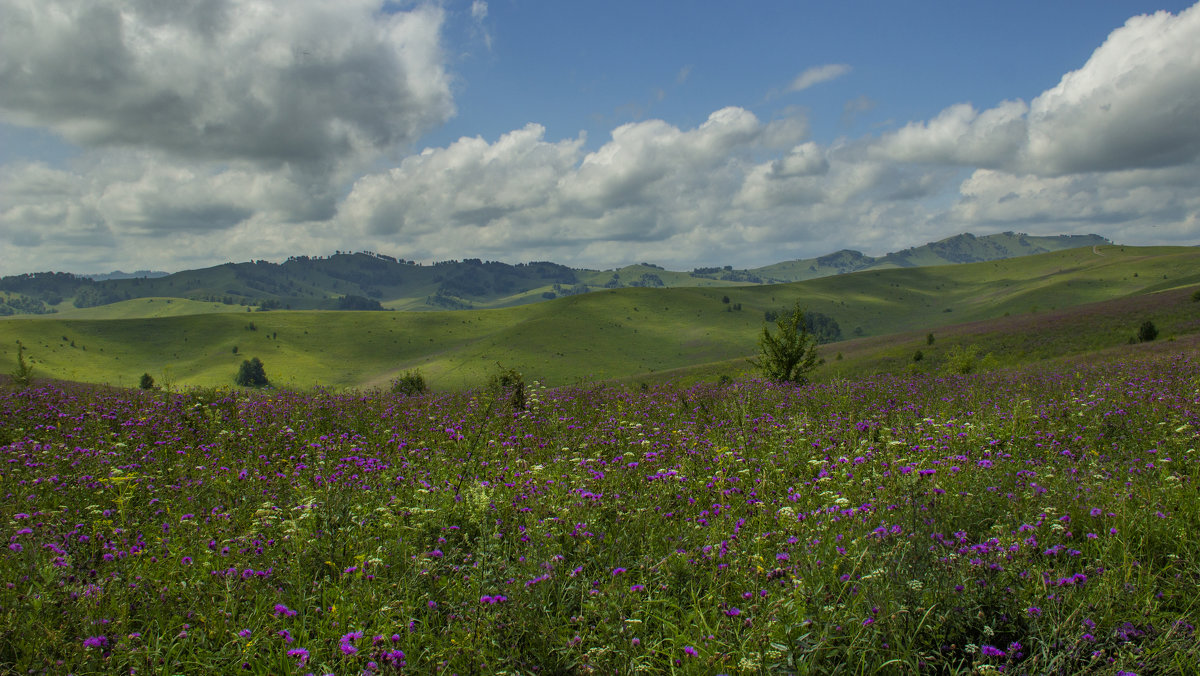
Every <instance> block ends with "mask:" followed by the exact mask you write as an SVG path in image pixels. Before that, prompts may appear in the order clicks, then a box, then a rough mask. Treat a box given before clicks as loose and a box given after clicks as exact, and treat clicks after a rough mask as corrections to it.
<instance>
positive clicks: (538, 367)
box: [0, 246, 1200, 389]
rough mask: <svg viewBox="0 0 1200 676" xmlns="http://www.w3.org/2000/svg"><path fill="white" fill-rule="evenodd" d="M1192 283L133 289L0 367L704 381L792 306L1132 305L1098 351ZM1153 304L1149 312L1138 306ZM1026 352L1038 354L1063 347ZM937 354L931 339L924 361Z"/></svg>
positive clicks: (1118, 274) (916, 323) (936, 274)
mask: <svg viewBox="0 0 1200 676" xmlns="http://www.w3.org/2000/svg"><path fill="white" fill-rule="evenodd" d="M1197 285H1200V249H1195V248H1188V247H1115V246H1109V247H1103V248H1102V249H1101V250H1099V252H1098V253H1097V251H1095V250H1094V249H1093V248H1091V247H1086V248H1080V249H1072V250H1067V251H1059V252H1054V253H1047V254H1041V255H1036V256H1027V257H1021V258H1011V259H1004V260H996V261H987V262H978V263H967V264H960V265H943V266H935V267H905V268H889V269H876V270H865V271H862V272H855V273H847V274H843V275H838V276H832V277H823V278H818V279H813V280H809V281H806V282H798V283H789V284H778V285H747V286H742V287H737V288H733V287H708V288H701V287H688V288H647V287H636V288H621V289H604V290H599V291H596V292H592V293H587V294H579V295H571V296H567V297H563V298H558V299H555V300H552V301H548V302H543V303H536V304H526V305H518V306H513V307H508V308H501V309H485V310H475V311H466V312H450V311H442V312H436V311H435V312H421V313H411V312H333V311H313V310H305V311H276V312H261V313H259V312H255V313H248V312H246V311H245V310H246V308H242V310H241V311H238V312H211V313H209V314H184V315H176V316H172V315H171V314H170V311H169V310H166V308H167V307H168V306H169V305H175V304H176V303H179V302H180V301H178V300H172V299H165V298H162V299H153V301H150V300H149V299H140V300H131V301H125V302H123V303H118V304H115V305H112V306H109V308H108V310H107V311H106V313H108V314H106V316H113V315H112V314H111V313H115V312H116V311H117V310H119V309H122V308H125V309H126V310H127V312H126V316H127V317H128V318H111V319H109V318H86V317H82V316H81V317H80V318H71V317H68V316H66V315H65V314H64V316H55V315H50V316H35V317H12V318H9V319H7V320H5V321H0V364H3V365H6V366H4V367H3V368H4V371H6V372H7V371H10V370H11V366H8V365H11V364H13V363H14V362H15V358H16V357H15V345H16V341H18V340H20V341H22V343H23V344H24V345H25V346H26V347H27V350H28V351H27V356H28V357H29V358H30V359H31V360H32V363H33V365H34V367H35V369H37V373H38V375H40V376H42V377H50V376H52V377H57V378H65V379H70V380H81V381H90V382H108V383H111V384H114V385H126V386H130V385H134V384H135V383H136V382H137V379H138V378H139V377H140V376H141V374H142V373H144V372H148V373H150V374H151V375H152V376H153V377H154V378H155V379H156V380H158V381H159V382H160V383H164V382H165V383H167V384H170V385H178V386H182V385H224V384H229V383H230V382H231V380H232V377H233V375H234V373H235V372H236V370H237V367H238V365H239V364H240V363H241V361H242V360H243V359H246V358H249V357H253V356H257V357H259V358H260V359H261V360H262V361H263V362H264V363H265V364H266V370H267V374H268V376H269V377H270V378H271V380H272V382H274V383H275V384H277V385H279V386H292V387H309V386H313V385H322V386H352V387H364V386H366V387H370V386H383V385H386V384H387V383H388V382H389V380H390V379H392V378H394V377H396V376H397V375H399V374H400V373H402V372H404V371H405V370H407V369H412V368H419V369H421V370H422V372H423V373H424V374H425V375H426V377H427V378H428V379H429V381H430V382H431V384H432V385H433V386H434V387H435V388H441V389H449V388H459V387H470V386H475V385H479V384H482V383H483V382H485V381H486V379H487V376H488V375H489V374H491V373H494V372H495V370H496V365H497V363H500V364H503V365H504V366H505V367H511V368H516V369H518V370H520V371H522V372H523V373H525V374H526V377H527V378H529V379H539V380H541V381H542V382H543V383H546V384H549V385H558V384H566V383H572V382H577V381H593V380H607V379H621V380H626V381H629V380H637V379H645V378H655V377H658V376H659V375H661V374H663V373H664V372H672V373H680V372H681V371H680V370H692V372H694V373H695V374H698V376H699V377H709V376H714V375H720V374H736V373H739V372H743V371H746V370H747V368H748V367H747V364H746V362H745V358H746V357H748V356H750V355H752V354H753V353H754V351H755V344H756V339H757V335H758V332H759V330H760V328H761V327H762V325H763V322H764V317H765V316H766V315H767V313H769V312H778V311H781V310H784V309H786V308H787V307H789V306H790V305H791V304H792V303H794V302H797V301H799V302H800V303H801V304H802V305H803V306H805V307H806V308H808V309H809V310H810V311H812V312H816V313H820V314H822V315H825V316H827V317H830V318H832V319H833V320H834V321H836V322H837V324H838V326H839V327H840V330H841V334H842V336H843V337H844V338H847V339H864V340H865V339H872V338H877V339H882V338H880V337H883V336H892V335H896V334H901V335H903V334H905V333H906V332H907V333H912V334H913V335H917V336H921V337H923V336H925V335H926V332H929V331H934V330H935V329H939V328H940V327H946V326H951V325H960V326H961V325H967V326H970V323H972V322H980V321H987V320H993V321H1001V322H1009V323H1012V322H1016V321H1017V319H1018V318H1021V317H1024V318H1026V319H1025V320H1022V321H1028V322H1029V323H1028V324H1027V325H1022V326H1025V328H1022V329H1021V330H1020V332H1021V333H1023V334H1026V335H1035V336H1036V335H1043V334H1044V335H1050V334H1052V333H1054V330H1055V329H1054V327H1055V326H1056V325H1058V323H1061V321H1063V320H1061V319H1059V318H1060V317H1061V316H1063V315H1061V314H1056V313H1062V312H1068V311H1070V309H1071V308H1076V307H1079V306H1086V305H1089V304H1095V303H1104V302H1118V301H1121V302H1126V303H1127V305H1124V306H1121V307H1122V308H1124V309H1123V310H1122V311H1121V312H1118V313H1116V314H1112V315H1111V316H1109V315H1105V314H1103V313H1101V314H1099V315H1097V317H1104V318H1103V319H1102V320H1101V319H1095V318H1093V319H1089V320H1088V322H1090V323H1088V322H1085V324H1084V325H1083V326H1084V328H1086V329H1087V330H1086V331H1084V330H1083V329H1076V330H1074V333H1077V334H1079V336H1080V340H1083V339H1084V338H1086V341H1085V342H1084V343H1080V344H1082V345H1084V347H1085V348H1086V349H1100V348H1103V347H1108V346H1113V344H1114V343H1115V344H1116V345H1120V344H1123V343H1124V341H1125V340H1126V339H1127V337H1128V336H1129V335H1131V332H1132V331H1133V330H1134V329H1135V328H1136V325H1137V324H1136V322H1140V321H1142V320H1143V319H1145V318H1153V319H1155V320H1156V321H1162V322H1165V323H1164V324H1163V326H1162V328H1163V329H1164V332H1173V333H1171V335H1174V334H1175V333H1178V334H1179V335H1185V334H1189V333H1195V332H1196V331H1197V327H1196V325H1195V321H1194V319H1195V316H1196V314H1197V313H1198V312H1200V304H1194V303H1190V302H1186V299H1185V300H1178V299H1176V300H1171V301H1170V303H1173V304H1174V305H1171V306H1170V307H1172V308H1174V309H1171V311H1170V313H1167V312H1166V309H1163V308H1159V309H1153V308H1156V307H1158V306H1156V305H1155V302H1160V301H1161V299H1164V298H1172V299H1174V298H1175V297H1176V296H1178V297H1179V298H1184V297H1185V296H1189V294H1191V293H1192V292H1193V290H1194V289H1195V287H1196V286H1197ZM1170 294H1174V295H1170ZM726 299H728V301H726ZM1149 299H1155V302H1151V301H1150V300H1149ZM131 303H132V304H137V303H142V304H144V305H147V306H149V305H154V306H155V307H156V309H158V310H161V311H162V312H161V314H160V315H159V316H156V317H150V318H146V317H140V316H137V315H138V313H139V312H141V311H144V308H137V307H131V306H130V305H129V304H131ZM202 305H203V304H202ZM1168 305H1170V304H1168ZM1176 306H1178V307H1176ZM204 307H206V308H208V309H211V310H216V309H221V308H223V307H225V306H224V304H221V303H208V304H207V305H204ZM94 310H96V311H100V310H104V308H94ZM1164 313H1165V314H1164ZM1172 313H1173V314H1172ZM1180 313H1182V314H1180ZM1189 313H1190V314H1189ZM1148 314H1153V315H1155V316H1153V317H1149V316H1146V317H1144V316H1143V315H1148ZM1168 315H1169V316H1168ZM1071 316H1074V315H1071ZM1189 318H1190V319H1189ZM1189 321H1191V322H1192V323H1191V324H1189V323H1188V322H1189ZM1014 325H1015V324H1014ZM914 332H915V333H914ZM1084 334H1086V336H1085V335H1084ZM1088 336H1091V337H1088ZM1096 336H1099V337H1096ZM904 341H905V342H904V343H903V347H902V348H897V349H899V350H900V352H897V353H896V354H894V355H892V356H890V357H887V358H886V359H885V361H884V362H879V364H885V363H886V364H892V362H894V361H895V359H901V360H903V359H910V358H911V354H912V349H917V346H916V344H915V343H913V340H912V339H911V337H909V338H905V339H904ZM865 344H867V343H862V342H858V341H855V340H851V341H849V342H846V343H840V344H836V345H831V346H827V347H826V348H825V350H824V352H825V354H826V355H827V359H829V361H827V366H830V365H832V364H833V360H832V358H831V357H829V355H832V354H835V353H836V352H843V353H845V355H846V358H845V359H844V360H842V361H844V362H845V363H844V364H843V366H844V369H845V370H847V372H849V371H850V370H851V366H852V365H853V364H859V366H858V367H855V368H859V367H861V368H860V370H863V371H870V370H871V368H873V367H871V364H870V359H869V358H868V356H867V355H866V353H865V352H864V353H862V354H859V353H858V352H856V351H855V350H857V349H858V348H856V347H855V346H856V345H865ZM943 345H944V343H943ZM1016 349H1017V348H1009V347H1005V346H1003V345H1002V344H1001V343H997V344H996V346H995V347H993V348H991V349H990V350H989V351H995V352H1000V353H1004V354H1006V353H1009V352H1012V353H1013V354H1016V352H1015V350H1016ZM1021 349H1024V350H1025V351H1026V353H1027V355H1031V356H1030V358H1035V357H1036V358H1043V357H1045V356H1053V354H1054V353H1055V351H1054V350H1050V351H1048V352H1047V351H1042V352H1038V351H1037V350H1035V349H1033V348H1021ZM877 351H878V350H877ZM885 352H886V350H885ZM1058 352H1062V350H1058ZM937 355H938V348H935V349H934V350H933V351H932V352H931V362H930V363H935V362H936V358H937ZM1001 356H1003V354H1001ZM887 359H891V360H892V362H888V361H887ZM855 360H858V361H855ZM892 365H893V366H894V365H895V364H892ZM877 366H878V364H877ZM830 373H834V372H832V371H830Z"/></svg>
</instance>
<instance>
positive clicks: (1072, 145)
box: [1023, 5, 1200, 174]
mask: <svg viewBox="0 0 1200 676" xmlns="http://www.w3.org/2000/svg"><path fill="white" fill-rule="evenodd" d="M1197 45H1200V5H1195V6H1193V7H1191V8H1190V9H1188V10H1185V11H1183V12H1181V13H1180V14H1179V15H1178V16H1176V15H1173V14H1170V13H1167V12H1158V13H1156V14H1153V15H1149V16H1136V17H1133V18H1131V19H1129V21H1127V22H1126V23H1125V25H1124V26H1122V27H1121V28H1118V29H1117V30H1115V31H1113V32H1112V34H1110V35H1109V37H1108V39H1107V40H1106V41H1105V42H1104V44H1103V45H1101V46H1100V47H1099V48H1098V49H1096V51H1095V52H1094V53H1093V54H1092V56H1091V58H1089V59H1088V61H1087V63H1086V64H1084V66H1083V67H1082V68H1080V69H1079V70H1076V71H1073V72H1070V73H1067V74H1066V75H1065V76H1063V78H1062V80H1061V81H1060V82H1059V83H1058V85H1057V86H1055V87H1053V88H1052V89H1050V90H1048V91H1046V92H1044V93H1043V94H1041V95H1040V96H1038V97H1037V98H1035V99H1034V100H1033V103H1031V104H1030V111H1029V126H1030V130H1029V141H1028V144H1027V147H1026V150H1025V157H1024V158H1023V160H1024V164H1025V165H1026V166H1027V167H1028V168H1029V169H1030V170H1033V171H1037V172H1038V173H1042V174H1068V173H1075V172H1086V171H1113V170H1120V169H1132V168H1139V167H1163V166H1172V165H1178V164H1183V163H1190V162H1195V161H1196V160H1197V158H1200V124H1197V120H1200V84H1198V83H1200V49H1198V48H1197Z"/></svg>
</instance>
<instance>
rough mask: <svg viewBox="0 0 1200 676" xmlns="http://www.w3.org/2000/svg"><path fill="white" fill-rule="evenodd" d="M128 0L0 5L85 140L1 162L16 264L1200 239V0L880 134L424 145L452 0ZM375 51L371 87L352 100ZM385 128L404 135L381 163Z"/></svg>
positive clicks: (60, 123)
mask: <svg viewBox="0 0 1200 676" xmlns="http://www.w3.org/2000/svg"><path fill="white" fill-rule="evenodd" d="M343 6H344V5H343ZM44 7H45V8H50V9H43V8H44ZM89 7H90V8H93V9H91V10H89V9H88V8H89ZM114 7H115V5H113V4H104V3H96V4H92V5H88V6H86V7H84V6H81V5H65V4H62V3H59V4H35V3H32V2H27V3H18V2H17V1H16V0H0V22H3V23H0V25H4V26H6V27H8V26H13V25H18V26H21V27H22V30H19V31H14V32H13V33H12V34H13V35H16V36H18V37H17V38H15V39H14V40H13V41H12V42H9V40H8V39H7V38H8V34H7V33H6V40H5V41H4V42H3V43H0V86H2V87H4V88H3V89H0V91H3V92H4V95H3V97H0V116H2V117H3V118H4V119H7V120H10V121H16V122H21V123H24V124H41V125H43V126H44V127H45V128H48V129H51V130H53V131H55V132H57V133H59V134H63V135H64V136H66V137H68V138H70V139H74V140H76V141H78V142H80V143H84V144H85V145H87V147H88V148H90V150H88V151H87V152H86V153H85V154H84V156H83V157H82V158H79V159H76V160H73V161H72V163H71V164H69V165H68V166H67V167H66V168H52V167H48V166H45V165H39V164H27V165H19V166H7V167H0V272H4V273H8V272H11V271H14V270H15V271H25V270H31V269H64V266H69V267H67V269H74V270H80V271H82V270H104V269H106V268H111V267H126V268H145V267H181V266H184V265H186V264H187V262H189V261H195V262H196V264H200V265H203V264H210V263H212V262H214V261H213V259H214V258H216V259H222V258H228V259H231V260H245V259H246V258H250V257H256V258H257V257H268V258H269V257H277V258H279V257H283V256H286V255H289V254H297V253H321V252H328V251H331V250H333V249H346V248H353V249H362V248H368V249H373V250H377V251H384V252H389V253H393V254H395V255H399V256H402V257H405V258H415V259H425V260H429V259H446V258H462V257H484V258H495V259H502V260H510V261H519V260H534V259H542V260H545V259H549V260H557V261H560V262H563V263H567V264H574V265H580V266H592V267H596V266H601V267H607V266H610V265H617V264H622V263H627V262H632V261H637V260H647V261H654V262H657V263H660V264H663V265H667V266H673V267H675V268H677V269H687V268H690V267H691V266H695V265H710V264H717V263H721V264H735V265H739V266H749V265H757V264H765V263H771V262H775V261H778V260H783V259H787V258H795V257H802V256H810V255H815V254H821V253H827V252H829V251H833V250H836V249H840V248H856V249H860V250H863V251H866V252H867V253H882V252H884V251H888V250H893V249H897V248H902V247H904V246H908V245H911V244H914V243H918V242H920V241H927V240H932V239H937V238H940V237H944V236H947V235H951V234H954V233H958V232H962V231H975V232H979V233H985V232H993V231H998V230H1022V231H1026V232H1032V233H1039V234H1042V233H1044V234H1050V233H1057V232H1097V233H1100V234H1103V235H1106V236H1109V237H1112V238H1114V239H1117V240H1118V241H1136V242H1146V241H1151V242H1163V243H1195V241H1196V240H1197V238H1198V237H1200V216H1198V214H1200V194H1198V193H1197V191H1196V186H1197V185H1200V126H1198V125H1196V123H1195V120H1197V119H1200V51H1198V50H1196V49H1195V47H1194V45H1195V44H1200V8H1192V9H1190V10H1188V11H1186V12H1183V13H1181V14H1180V15H1178V16H1173V15H1170V14H1157V15H1154V16H1149V17H1136V18H1134V19H1131V20H1130V21H1129V22H1127V23H1126V24H1125V25H1124V26H1122V27H1120V28H1118V29H1117V30H1114V31H1113V32H1112V34H1111V35H1110V36H1109V38H1108V40H1107V41H1106V42H1105V43H1104V44H1103V45H1101V46H1100V47H1099V48H1097V49H1096V51H1095V53H1094V54H1093V55H1092V56H1091V58H1090V59H1088V61H1087V62H1086V63H1085V64H1084V65H1083V66H1082V67H1081V68H1080V69H1078V70H1076V71H1074V72H1072V73H1068V74H1067V75H1065V76H1064V77H1063V78H1062V81H1061V82H1060V83H1059V84H1058V85H1057V86H1055V87H1054V88H1052V89H1050V90H1048V91H1046V92H1045V93H1043V94H1042V95H1040V96H1038V97H1036V98H1035V99H1034V100H1033V101H1032V102H1030V103H1028V104H1026V103H1025V102H1022V101H1005V102H1002V103H1000V104H998V105H994V106H991V107H986V108H982V109H981V108H977V107H976V106H974V105H972V104H969V103H962V104H958V105H954V106H950V107H948V108H946V109H945V110H943V111H942V112H941V113H939V114H938V115H936V116H934V117H933V118H932V119H929V120H923V121H915V122H912V123H910V124H908V125H905V126H903V127H901V128H899V129H896V130H895V131H892V132H889V133H885V134H883V135H882V136H877V137H876V136H868V137H864V138H859V139H854V140H846V139H840V140H838V141H835V142H833V143H831V144H819V143H816V142H813V141H810V140H808V139H807V137H808V121H807V118H806V116H805V113H803V112H802V111H798V110H788V111H785V112H784V113H782V114H781V116H780V117H779V119H775V120H771V121H769V122H765V121H763V120H760V119H759V118H758V117H757V116H756V115H755V114H753V113H752V112H750V111H749V110H746V109H744V108H740V107H727V108H722V109H720V110H717V111H715V112H713V113H712V114H711V115H709V117H708V118H707V119H706V120H705V121H704V122H703V123H701V124H699V125H696V126H694V127H686V128H685V127H680V126H677V125H675V124H671V123H670V122H667V121H665V120H659V119H649V120H641V121H637V122H634V123H630V124H624V125H621V126H618V127H616V128H615V129H613V130H612V132H611V135H610V137H609V138H607V139H602V140H601V141H602V142H601V143H600V144H599V145H598V146H593V147H589V145H588V143H587V139H586V138H585V137H584V136H583V135H582V134H581V135H579V136H578V137H576V138H566V139H560V140H549V139H547V138H546V133H547V132H546V129H545V128H544V127H542V126H541V125H539V124H532V123H531V124H528V125H526V126H524V127H522V128H520V129H515V130H513V131H510V132H508V133H506V134H503V135H502V136H500V137H499V138H498V139H495V140H494V141H491V142H489V141H487V140H484V139H483V138H479V137H475V138H461V139H459V140H458V141H455V142H454V143H451V144H449V145H446V146H445V147H436V148H427V149H425V150H424V151H422V152H420V153H417V154H412V155H407V156H405V155H404V154H403V153H404V152H405V150H404V149H405V148H406V147H408V146H409V145H410V144H411V143H412V142H413V141H414V139H417V138H418V137H419V135H420V133H421V132H422V130H424V129H428V128H430V126H434V125H436V124H438V123H439V122H440V121H442V120H445V119H446V117H447V116H448V115H450V114H451V113H452V103H451V101H450V98H449V94H448V88H447V84H446V82H447V78H448V76H447V75H446V73H445V72H444V70H443V66H442V65H441V56H440V48H439V46H438V32H439V28H440V23H441V21H442V18H441V10H439V9H436V8H429V7H422V8H418V9H416V10H413V11H412V12H408V13H404V14H398V15H394V16H384V15H378V14H376V13H374V12H373V11H368V10H369V9H370V8H377V7H378V4H377V3H366V2H359V3H357V4H354V5H351V6H350V7H351V9H352V10H353V11H344V10H340V11H338V12H335V14H336V16H331V17H329V20H328V21H326V20H325V19H326V18H327V17H326V14H327V9H326V6H324V5H320V4H318V3H315V2H309V1H308V0H302V1H298V2H296V3H293V4H289V5H288V7H289V8H291V9H289V11H287V12H283V13H282V14H281V15H280V16H281V17H282V18H280V19H279V21H278V22H273V21H268V20H267V16H268V15H270V14H271V12H273V11H274V10H275V9H277V7H276V6H275V5H272V4H270V3H268V2H266V0H255V1H253V2H251V1H249V0H247V1H245V2H236V3H234V2H228V3H226V2H218V1H216V0H211V1H209V2H196V3H193V4H191V5H188V7H189V8H190V9H189V11H181V12H166V11H165V10H162V9H159V8H161V7H163V6H162V5H160V4H158V3H151V2H146V3H142V4H130V5H129V6H128V7H126V8H125V10H126V11H124V13H122V12H118V11H117V10H115V9H114ZM122 7H125V6H124V5H122ZM1198 7H1200V6H1198ZM94 8H98V9H94ZM485 9H486V8H485V6H484V5H483V4H482V2H480V3H476V4H474V5H472V6H471V12H472V19H473V20H474V21H483V20H484V19H485V18H486V11H485ZM52 10H53V11H52ZM88 11H91V12H92V13H93V14H94V15H95V16H93V14H87V12H88ZM85 14H86V16H87V17H88V21H89V23H88V26H89V30H88V31H84V30H82V29H81V28H79V27H78V26H77V25H75V23H74V22H75V21H76V20H78V19H80V18H81V17H84V16H85ZM96 17H99V18H96ZM114 17H115V18H114ZM231 17H234V18H231ZM102 19H103V20H102ZM235 19H236V20H235ZM21 21H24V22H25V23H24V24H21V23H20V22H21ZM104 21H117V22H118V24H119V25H121V26H124V25H125V24H122V23H120V22H128V25H129V26H130V27H131V29H130V30H124V29H122V30H121V31H117V30H115V29H113V27H112V26H109V25H108V24H105V23H104ZM106 26H107V27H106ZM26 29H28V30H26ZM34 29H36V30H34ZM27 32H32V33H35V34H38V35H41V36H42V37H43V38H44V39H45V40H46V44H47V45H50V47H45V48H43V47H40V46H39V45H38V44H36V43H35V42H33V41H31V40H26V38H25V35H26V33H27ZM76 43H77V44H76ZM167 44H178V45H179V46H180V48H179V53H178V54H173V53H171V50H169V49H167V47H166V46H164V45H167ZM204 45H209V46H210V47H211V49H212V50H216V51H214V52H213V53H211V54H209V53H205V52H204V50H202V49H200V47H201V46H204ZM52 47H53V48H54V49H58V50H60V51H61V53H57V52H55V51H54V49H52ZM206 48H208V47H206ZM221 50H225V51H221ZM84 56H86V57H87V58H84ZM306 59H312V60H311V61H306ZM26 71H28V72H26ZM209 71H211V72H209ZM35 72H36V73H37V74H38V76H39V79H37V80H36V82H35V81H34V79H31V77H30V76H29V75H28V74H29V73H35ZM846 72H848V67H846V66H840V65H836V64H835V65H832V66H823V67H820V68H816V69H810V70H809V71H806V72H805V73H803V74H801V75H800V76H799V77H798V78H797V79H796V81H795V82H794V83H793V85H795V87H798V88H803V87H807V86H812V85H814V84H816V83H818V82H821V81H827V80H829V79H832V78H834V77H838V76H840V75H843V74H845V73H846ZM681 73H686V69H685V71H681ZM57 75H62V77H63V78H64V79H61V80H55V81H53V82H51V81H50V80H51V79H53V77H54V76H57ZM377 75H378V76H380V77H383V81H384V82H385V83H386V84H385V86H384V87H383V88H382V89H383V91H381V92H377V93H374V94H372V96H375V98H371V97H370V96H369V97H367V98H366V99H360V100H356V101H343V100H341V99H342V98H346V97H351V98H352V97H353V96H354V95H355V92H356V91H358V90H357V89H356V88H358V87H361V86H362V82H361V79H362V78H365V77H368V76H369V77H371V78H373V77H375V76H377ZM681 77H686V75H683V76H681ZM306 78H307V79H306ZM298 83H299V84H303V83H311V84H312V85H313V86H314V87H316V91H317V92H318V94H317V95H316V100H315V101H306V100H303V98H304V97H303V96H302V94H303V93H304V92H309V91H311V88H309V87H308V86H307V85H305V86H298ZM63 84H67V85H71V86H62V85H63ZM9 85H14V86H16V88H15V89H10V88H9ZM294 86H295V87H298V88H296V89H295V90H294V91H293V89H292V87H294ZM89 87H90V89H89ZM10 91H11V92H13V94H12V95H11V96H10V95H9V92H10ZM100 91H113V92H116V93H120V94H121V97H120V98H118V97H116V96H115V95H114V97H112V98H111V100H108V99H104V98H103V97H99V95H98V93H97V92H100ZM870 105H871V101H870V100H869V99H865V98H860V99H856V100H854V101H851V102H849V103H847V105H846V108H845V110H844V111H843V112H844V113H846V114H851V113H853V112H855V111H861V110H865V109H867V108H868V107H869V106H870ZM167 113H170V114H167ZM160 114H161V115H160ZM835 114H836V113H835ZM43 115H45V117H42V116H43ZM260 118H261V119H260ZM301 137H303V138H301ZM297 139H298V140H297ZM293 141H294V143H295V145H293ZM125 146H128V148H125ZM130 148H132V149H130ZM380 151H388V152H391V153H395V154H397V155H399V156H400V157H401V159H399V160H398V161H397V162H395V166H392V167H390V168H386V169H379V168H378V167H379V166H380V165H379V164H378V162H380V161H381V160H380V159H379V158H380V157H381V155H380V154H379V153H380ZM368 160H373V161H374V162H376V164H373V165H370V166H374V167H375V169H374V170H373V171H372V172H371V173H367V174H365V175H363V174H362V173H361V171H362V168H363V167H364V166H368V165H367V161H368ZM167 235H170V236H167ZM142 251H146V252H150V253H149V254H148V257H145V258H138V257H137V253H136V252H142ZM217 262H219V260H218V261H217Z"/></svg>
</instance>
